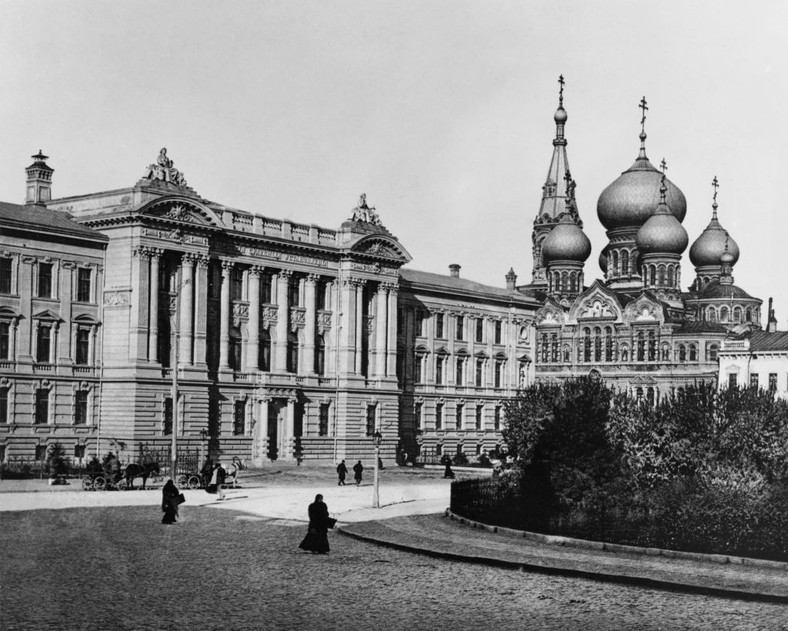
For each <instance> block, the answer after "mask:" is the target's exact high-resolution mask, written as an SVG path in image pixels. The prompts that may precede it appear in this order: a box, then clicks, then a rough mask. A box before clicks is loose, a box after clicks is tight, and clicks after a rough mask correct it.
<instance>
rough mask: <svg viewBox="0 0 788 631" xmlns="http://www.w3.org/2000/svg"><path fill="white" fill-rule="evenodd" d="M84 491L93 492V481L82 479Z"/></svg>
mask: <svg viewBox="0 0 788 631" xmlns="http://www.w3.org/2000/svg"><path fill="white" fill-rule="evenodd" d="M82 490H83V491H92V490H93V480H91V479H90V478H87V477H85V478H82Z"/></svg>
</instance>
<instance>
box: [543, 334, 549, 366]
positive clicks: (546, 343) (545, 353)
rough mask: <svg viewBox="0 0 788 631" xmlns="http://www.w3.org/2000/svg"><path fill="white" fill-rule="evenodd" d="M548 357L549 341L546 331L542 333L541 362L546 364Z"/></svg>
mask: <svg viewBox="0 0 788 631" xmlns="http://www.w3.org/2000/svg"><path fill="white" fill-rule="evenodd" d="M549 357H550V343H549V337H548V335H547V333H542V363H543V364H546V363H547V361H548V359H549Z"/></svg>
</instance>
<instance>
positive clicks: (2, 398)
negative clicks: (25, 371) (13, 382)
mask: <svg viewBox="0 0 788 631" xmlns="http://www.w3.org/2000/svg"><path fill="white" fill-rule="evenodd" d="M9 391H10V389H9V388H0V424H2V425H5V424H6V423H8V394H9Z"/></svg>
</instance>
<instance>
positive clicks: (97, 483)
mask: <svg viewBox="0 0 788 631" xmlns="http://www.w3.org/2000/svg"><path fill="white" fill-rule="evenodd" d="M93 488H94V489H95V490H97V491H103V490H104V489H106V488H107V480H106V479H105V478H104V476H101V475H97V476H96V477H95V478H94V480H93Z"/></svg>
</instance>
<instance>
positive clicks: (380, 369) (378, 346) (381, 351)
mask: <svg viewBox="0 0 788 631" xmlns="http://www.w3.org/2000/svg"><path fill="white" fill-rule="evenodd" d="M387 293H388V292H387V291H386V287H385V285H383V284H382V283H381V284H380V285H378V291H377V294H376V295H375V299H376V307H375V311H376V313H375V376H376V377H378V378H382V377H385V376H386V361H387V357H386V343H387V341H388V340H387V332H388V329H387V327H388V320H389V319H388V310H389V308H388V296H387Z"/></svg>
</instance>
